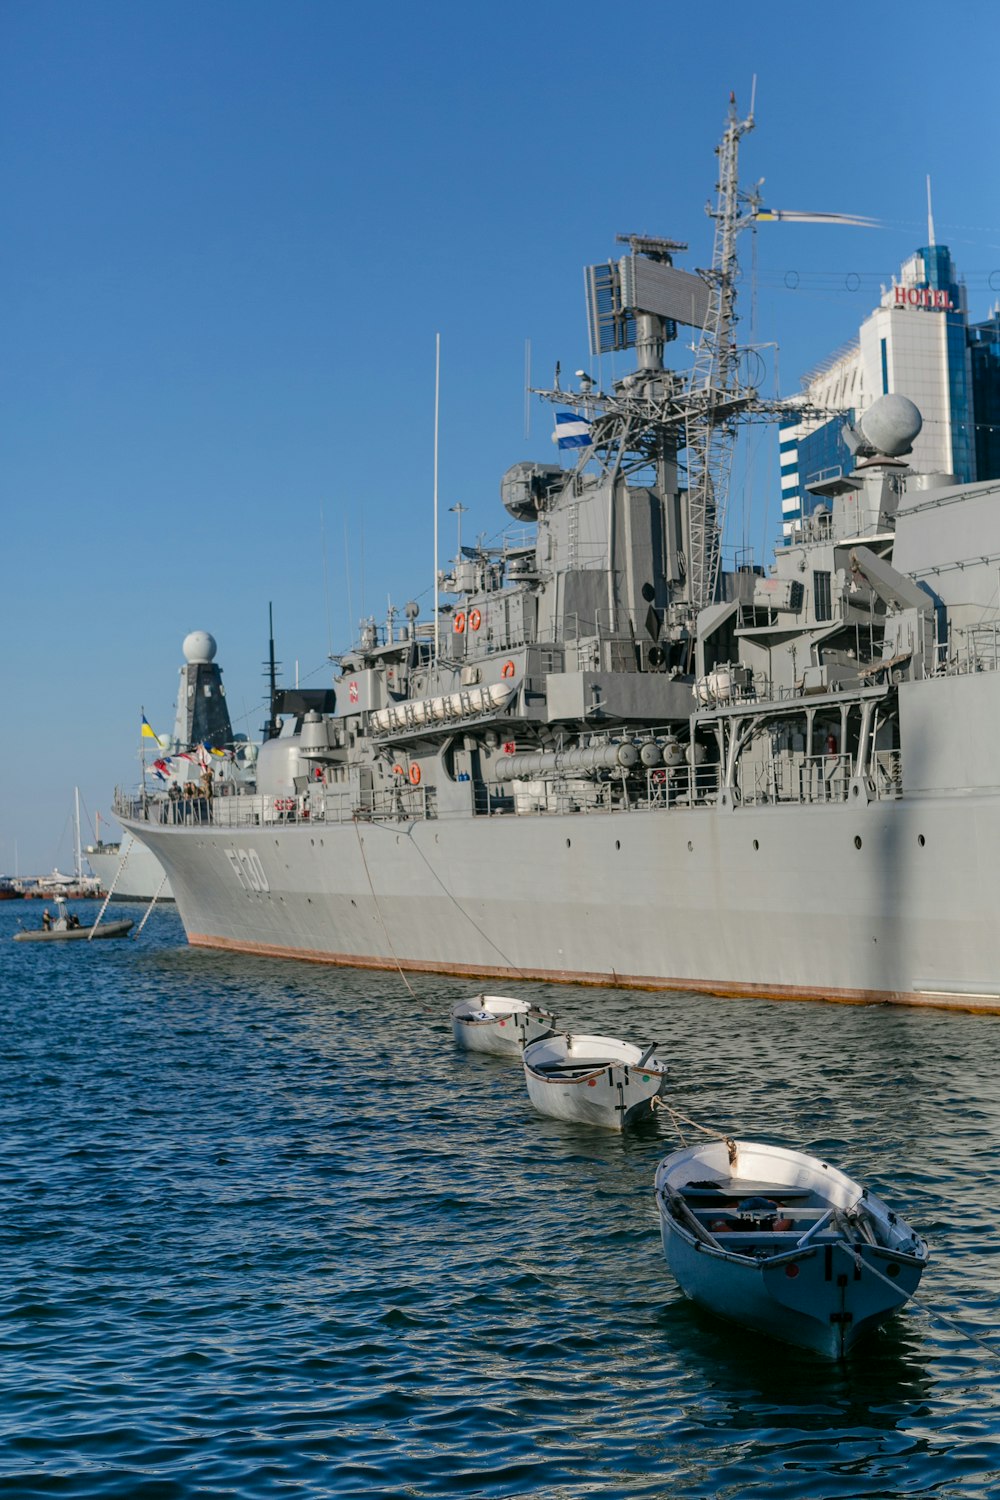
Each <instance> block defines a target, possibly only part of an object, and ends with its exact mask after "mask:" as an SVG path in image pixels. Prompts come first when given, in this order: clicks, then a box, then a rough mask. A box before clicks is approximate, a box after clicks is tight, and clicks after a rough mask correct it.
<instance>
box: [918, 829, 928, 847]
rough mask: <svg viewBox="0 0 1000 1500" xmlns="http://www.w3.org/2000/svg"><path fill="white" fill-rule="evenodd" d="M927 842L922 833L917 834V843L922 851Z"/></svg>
mask: <svg viewBox="0 0 1000 1500" xmlns="http://www.w3.org/2000/svg"><path fill="white" fill-rule="evenodd" d="M926 842H927V840H926V839H925V838H924V836H923V834H922V833H918V834H917V843H918V844H919V845H920V847H921V849H922V848H923V847H924V845H925V844H926Z"/></svg>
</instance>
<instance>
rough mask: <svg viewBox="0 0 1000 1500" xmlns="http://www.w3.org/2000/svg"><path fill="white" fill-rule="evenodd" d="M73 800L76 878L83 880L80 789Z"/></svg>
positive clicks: (76, 791)
mask: <svg viewBox="0 0 1000 1500" xmlns="http://www.w3.org/2000/svg"><path fill="white" fill-rule="evenodd" d="M75 793H76V795H75V797H74V800H73V822H74V826H75V828H76V878H77V880H82V879H83V850H82V849H81V848H80V788H79V787H76V788H75Z"/></svg>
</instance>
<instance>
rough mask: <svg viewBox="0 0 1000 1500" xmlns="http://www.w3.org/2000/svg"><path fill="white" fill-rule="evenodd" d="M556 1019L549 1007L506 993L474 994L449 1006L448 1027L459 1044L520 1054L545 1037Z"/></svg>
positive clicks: (501, 1054)
mask: <svg viewBox="0 0 1000 1500" xmlns="http://www.w3.org/2000/svg"><path fill="white" fill-rule="evenodd" d="M555 1021H556V1018H555V1016H554V1015H553V1014H552V1012H551V1011H550V1010H543V1008H542V1007H541V1006H540V1005H531V1004H529V1002H528V1001H527V1000H517V999H514V998H513V997H512V996H510V995H474V996H473V997H472V998H471V1000H459V1002H458V1004H457V1005H455V1006H454V1007H453V1008H452V1012H451V1030H452V1035H453V1036H454V1038H455V1041H456V1042H457V1043H458V1045H459V1046H460V1047H466V1048H467V1049H468V1050H469V1051H470V1052H492V1053H493V1054H494V1055H496V1056H498V1057H520V1055H521V1053H522V1051H523V1050H524V1048H525V1047H526V1046H527V1045H529V1044H530V1043H531V1042H536V1041H538V1040H539V1038H540V1037H543V1036H548V1035H549V1034H550V1032H551V1031H552V1029H553V1027H554V1026H555Z"/></svg>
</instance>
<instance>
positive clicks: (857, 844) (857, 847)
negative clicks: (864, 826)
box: [854, 833, 861, 849]
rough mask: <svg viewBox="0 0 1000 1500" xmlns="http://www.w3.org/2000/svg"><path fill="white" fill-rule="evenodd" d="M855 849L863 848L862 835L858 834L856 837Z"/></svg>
mask: <svg viewBox="0 0 1000 1500" xmlns="http://www.w3.org/2000/svg"><path fill="white" fill-rule="evenodd" d="M854 847H855V849H860V848H861V835H860V833H856V834H855V835H854Z"/></svg>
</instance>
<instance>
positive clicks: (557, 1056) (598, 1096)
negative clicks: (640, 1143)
mask: <svg viewBox="0 0 1000 1500" xmlns="http://www.w3.org/2000/svg"><path fill="white" fill-rule="evenodd" d="M655 1046H656V1043H655V1042H654V1043H653V1046H651V1047H647V1048H646V1049H645V1051H644V1050H643V1049H642V1048H640V1047H634V1046H633V1045H632V1043H631V1042H622V1041H619V1040H618V1039H617V1038H616V1037H610V1036H578V1035H571V1034H570V1033H568V1032H565V1031H561V1032H557V1033H555V1034H554V1035H552V1036H549V1037H545V1038H544V1039H543V1040H541V1041H538V1042H532V1044H531V1046H529V1047H525V1049H524V1078H525V1082H526V1083H527V1085H528V1097H529V1098H530V1100H531V1102H532V1104H533V1105H534V1106H535V1108H536V1109H537V1110H538V1111H539V1113H540V1114H543V1115H553V1116H555V1118H556V1119H557V1120H574V1121H576V1122H577V1123H579V1124H583V1125H603V1126H604V1127H605V1128H606V1129H608V1130H623V1129H624V1128H625V1126H626V1125H631V1124H634V1123H635V1121H636V1120H638V1119H641V1118H643V1117H644V1116H645V1117H648V1116H649V1115H650V1114H651V1112H652V1110H653V1107H654V1106H653V1102H652V1101H653V1100H654V1099H655V1098H656V1097H657V1096H658V1095H659V1094H661V1093H662V1092H663V1090H664V1088H665V1087H666V1069H665V1065H664V1064H663V1063H662V1062H661V1061H659V1060H658V1059H657V1058H656V1057H654V1056H653V1048H654V1047H655Z"/></svg>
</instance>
